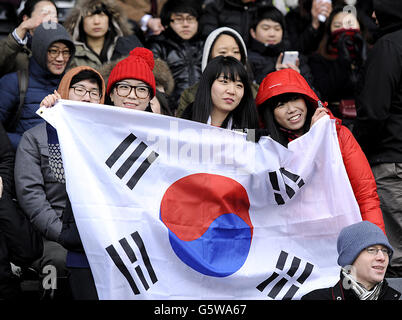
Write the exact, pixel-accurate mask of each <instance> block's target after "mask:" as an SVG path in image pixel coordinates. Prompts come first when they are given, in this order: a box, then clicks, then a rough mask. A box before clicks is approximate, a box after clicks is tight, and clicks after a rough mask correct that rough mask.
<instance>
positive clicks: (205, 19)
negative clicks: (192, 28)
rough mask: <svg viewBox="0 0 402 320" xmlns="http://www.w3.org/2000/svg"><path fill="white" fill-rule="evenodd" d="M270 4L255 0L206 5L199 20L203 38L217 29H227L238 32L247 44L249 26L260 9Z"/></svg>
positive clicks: (234, 0)
mask: <svg viewBox="0 0 402 320" xmlns="http://www.w3.org/2000/svg"><path fill="white" fill-rule="evenodd" d="M271 4H272V1H271V0H256V1H253V2H248V3H243V2H242V1H241V0H216V1H213V2H211V3H209V4H207V5H206V7H205V12H204V14H203V15H202V17H201V19H200V24H201V28H202V36H203V37H204V38H206V37H208V35H209V34H210V33H211V32H212V31H214V30H215V29H217V28H219V27H229V28H232V29H235V30H236V31H237V32H239V33H240V34H241V36H242V38H243V40H244V42H245V43H246V44H247V43H248V40H249V32H250V27H251V24H252V22H253V20H254V18H255V16H256V14H257V12H258V10H259V9H260V8H262V7H265V6H269V5H271Z"/></svg>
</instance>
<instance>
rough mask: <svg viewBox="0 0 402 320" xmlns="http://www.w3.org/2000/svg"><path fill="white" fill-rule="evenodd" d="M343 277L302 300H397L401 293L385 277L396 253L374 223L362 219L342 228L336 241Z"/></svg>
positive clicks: (341, 275)
mask: <svg viewBox="0 0 402 320" xmlns="http://www.w3.org/2000/svg"><path fill="white" fill-rule="evenodd" d="M337 249H338V255H339V256H338V264H339V266H340V267H341V272H340V273H341V274H340V280H339V281H338V283H337V284H335V286H333V287H330V288H324V289H317V290H314V291H312V292H310V293H308V294H306V295H304V296H303V297H302V300H398V299H399V297H400V295H401V293H400V292H398V291H396V290H395V289H393V288H391V287H389V286H388V283H387V280H386V279H385V278H384V277H385V271H386V270H387V267H388V264H389V261H390V259H391V257H392V254H393V249H392V246H391V245H390V244H389V242H388V239H387V237H386V236H385V235H384V233H383V232H382V231H381V229H380V228H378V227H377V226H376V225H375V224H373V223H371V222H368V221H362V222H358V223H355V224H352V225H350V226H347V227H345V228H343V229H342V230H341V232H340V233H339V236H338V241H337Z"/></svg>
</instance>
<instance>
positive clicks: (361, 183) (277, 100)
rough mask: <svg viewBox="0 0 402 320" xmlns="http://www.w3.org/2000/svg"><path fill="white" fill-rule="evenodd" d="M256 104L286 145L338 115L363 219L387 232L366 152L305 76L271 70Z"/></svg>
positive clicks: (343, 151)
mask: <svg viewBox="0 0 402 320" xmlns="http://www.w3.org/2000/svg"><path fill="white" fill-rule="evenodd" d="M256 104H257V107H258V111H259V114H260V117H261V122H262V124H263V126H264V127H265V129H267V131H268V133H269V135H270V136H271V137H272V139H274V140H276V141H277V142H279V143H280V144H282V145H284V146H286V147H287V145H288V143H289V142H290V141H292V140H294V139H297V138H298V137H300V136H302V135H303V134H305V133H306V132H308V131H309V130H310V128H311V126H312V125H313V124H314V123H315V122H316V121H317V120H318V119H320V118H322V117H323V116H325V115H329V116H330V118H331V119H334V120H335V126H336V132H337V135H338V141H339V147H340V150H341V154H342V158H343V163H344V165H345V169H346V172H347V174H348V177H349V180H350V183H351V186H352V189H353V192H354V195H355V198H356V201H357V203H358V205H359V208H360V213H361V216H362V219H363V220H367V221H370V222H372V223H374V224H376V225H377V226H378V227H380V228H381V230H382V231H383V232H384V233H385V226H384V220H383V216H382V211H381V209H380V200H379V197H378V194H377V187H376V182H375V180H374V176H373V173H372V171H371V168H370V165H369V163H368V161H367V159H366V156H365V155H364V153H363V151H362V150H361V148H360V146H359V144H358V143H357V141H356V139H355V138H354V137H353V135H352V133H351V132H350V131H349V129H348V128H346V127H345V126H343V125H342V121H341V120H339V119H337V118H335V117H334V116H333V115H332V113H331V112H330V111H329V110H328V109H327V108H326V105H327V103H325V104H324V105H323V103H322V102H321V101H320V100H319V99H318V97H317V95H316V94H315V93H314V91H313V90H312V89H311V87H310V86H309V85H308V83H307V81H306V80H305V79H304V78H303V76H301V75H300V74H299V73H298V72H297V71H295V70H292V69H283V70H279V71H275V72H272V73H270V74H268V75H267V76H266V77H265V79H264V80H263V81H262V83H261V85H260V88H259V90H258V94H257V97H256ZM338 201H342V199H338Z"/></svg>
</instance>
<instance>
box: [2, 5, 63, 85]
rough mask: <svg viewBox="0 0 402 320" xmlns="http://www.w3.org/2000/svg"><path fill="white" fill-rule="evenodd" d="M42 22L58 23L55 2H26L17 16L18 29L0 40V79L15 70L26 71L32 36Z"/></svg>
mask: <svg viewBox="0 0 402 320" xmlns="http://www.w3.org/2000/svg"><path fill="white" fill-rule="evenodd" d="M43 22H48V23H51V22H54V23H57V22H58V20H57V7H56V4H55V2H54V1H53V0H27V1H26V2H25V5H24V9H23V10H22V11H21V13H20V14H19V25H18V27H17V28H16V29H15V30H14V31H13V32H12V33H10V34H9V35H8V36H7V37H6V38H4V39H1V40H0V77H2V76H4V75H5V74H7V73H10V72H14V71H17V70H22V69H24V70H28V64H29V63H28V60H29V59H28V58H29V56H30V54H31V43H32V35H33V32H34V30H35V28H36V27H37V26H39V25H40V24H42V23H43Z"/></svg>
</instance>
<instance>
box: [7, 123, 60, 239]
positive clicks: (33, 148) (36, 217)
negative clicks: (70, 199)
mask: <svg viewBox="0 0 402 320" xmlns="http://www.w3.org/2000/svg"><path fill="white" fill-rule="evenodd" d="M14 176H15V188H16V194H17V199H18V203H19V204H20V206H21V209H22V210H23V211H24V213H25V214H26V215H27V216H28V217H29V219H30V220H31V222H32V224H33V225H34V226H35V227H36V228H37V229H38V230H39V231H40V232H41V233H42V234H43V235H44V236H45V237H46V238H47V239H49V240H51V241H57V239H58V237H59V234H60V231H61V227H62V221H61V216H62V212H63V209H64V207H65V203H66V197H67V193H66V187H65V185H64V184H62V183H60V182H58V181H57V180H56V178H55V177H54V175H53V174H52V172H51V169H50V166H49V149H48V143H47V133H46V123H44V122H43V123H41V124H39V125H37V126H35V127H33V128H31V129H29V130H27V131H25V133H24V134H23V136H22V138H21V141H20V144H19V145H18V148H17V153H16V157H15V172H14Z"/></svg>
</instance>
